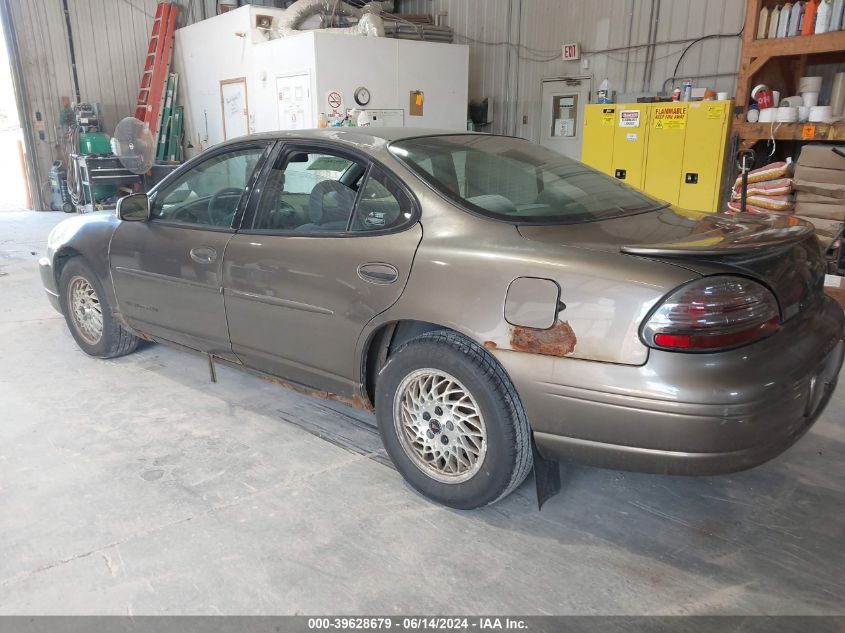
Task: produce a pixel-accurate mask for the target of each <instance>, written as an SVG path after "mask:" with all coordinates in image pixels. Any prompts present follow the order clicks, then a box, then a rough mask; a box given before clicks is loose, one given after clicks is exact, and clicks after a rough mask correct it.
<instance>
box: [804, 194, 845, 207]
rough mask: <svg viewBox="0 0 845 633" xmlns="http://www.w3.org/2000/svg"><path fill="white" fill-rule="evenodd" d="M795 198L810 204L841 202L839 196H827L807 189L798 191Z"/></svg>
mask: <svg viewBox="0 0 845 633" xmlns="http://www.w3.org/2000/svg"><path fill="white" fill-rule="evenodd" d="M795 199H796V200H797V201H798V202H810V203H812V204H843V201H842V199H840V198H828V197H827V196H820V195H818V194H815V193H809V192H808V191H799V192H798V195H797V196H796V198H795Z"/></svg>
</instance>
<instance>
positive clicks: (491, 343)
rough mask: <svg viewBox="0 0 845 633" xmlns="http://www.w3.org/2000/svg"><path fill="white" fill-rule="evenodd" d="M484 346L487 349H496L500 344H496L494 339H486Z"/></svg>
mask: <svg viewBox="0 0 845 633" xmlns="http://www.w3.org/2000/svg"><path fill="white" fill-rule="evenodd" d="M484 347H486V348H487V349H496V348H497V347H499V346H498V345H496V343H495V342H494V341H484Z"/></svg>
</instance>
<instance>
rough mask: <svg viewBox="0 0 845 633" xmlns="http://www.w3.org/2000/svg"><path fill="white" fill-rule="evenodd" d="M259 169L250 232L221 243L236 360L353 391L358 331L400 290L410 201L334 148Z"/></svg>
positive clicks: (293, 152) (410, 237)
mask: <svg viewBox="0 0 845 633" xmlns="http://www.w3.org/2000/svg"><path fill="white" fill-rule="evenodd" d="M266 174H267V175H266V178H267V180H266V181H265V182H264V183H263V184H261V185H260V188H261V189H262V196H261V200H260V203H258V204H257V205H256V208H255V209H254V210H250V211H248V214H247V217H248V219H247V220H245V222H247V226H248V227H249V228H245V229H242V230H241V231H239V232H238V234H237V235H236V236H234V237H233V238H232V241H231V242H230V243H229V246H228V247H227V249H226V256H225V260H224V266H223V286H224V296H225V301H226V312H227V315H228V320H229V333H230V337H231V341H232V349H233V351H234V352H235V353H236V354H237V355H238V357H239V358H240V359H241V360H242V362H243V363H244V364H245V365H248V366H251V367H254V368H257V369H260V370H262V371H266V372H268V373H271V374H275V375H277V376H281V377H283V378H285V379H287V380H290V381H292V382H295V383H299V384H302V385H307V386H309V387H312V388H315V389H320V390H325V391H329V392H332V393H337V394H340V395H344V396H351V395H352V394H353V393H354V391H353V389H354V377H355V376H356V373H357V372H356V363H357V360H356V359H355V346H356V343H357V341H358V337H359V335H360V334H361V332H362V331H363V329H364V326H365V325H366V324H367V323H368V322H369V321H370V319H372V318H373V317H374V316H375V315H377V314H378V313H380V312H382V311H384V310H386V309H387V308H389V307H390V306H391V305H393V303H395V302H396V300H397V299H398V298H399V296H400V295H401V293H402V290H403V288H404V287H405V282H406V281H407V278H408V274H409V273H410V270H411V264H412V262H413V258H414V254H415V252H416V249H417V246H418V245H419V242H420V239H421V237H422V229H421V228H420V226H419V224H418V223H417V221H416V213H415V206H414V205H415V203H414V202H413V199H412V197H411V195H410V194H409V193H408V192H407V190H405V189H404V187H403V186H402V185H400V184H399V183H398V181H395V180H393V179H392V177H389V176H388V175H387V174H384V173H381V172H380V171H378V170H377V169H376V168H375V167H374V166H371V165H369V164H368V163H367V162H366V161H362V160H360V159H358V158H356V157H354V156H349V155H346V154H343V153H341V152H339V151H334V150H331V149H322V148H321V149H316V148H313V147H307V146H299V147H289V148H287V149H286V150H285V151H284V152H282V153H280V155H279V156H278V158H277V159H276V160H275V163H274V164H273V166H272V168H271V169H269V170H267V171H266ZM251 212H252V213H253V216H254V219H253V220H252V221H251V222H249V215H250V213H251Z"/></svg>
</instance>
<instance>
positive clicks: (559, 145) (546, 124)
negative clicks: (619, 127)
mask: <svg viewBox="0 0 845 633" xmlns="http://www.w3.org/2000/svg"><path fill="white" fill-rule="evenodd" d="M589 101H590V78H589V77H571V78H566V79H547V80H544V81H543V89H542V108H541V111H540V134H539V138H540V143H541V144H542V145H544V146H545V147H548V148H549V149H550V150H553V151H555V152H558V153H559V154H563V155H564V156H569V157H570V158H574V159H575V160H580V159H581V143H582V141H583V138H584V106H585V105H586V104H587V103H589Z"/></svg>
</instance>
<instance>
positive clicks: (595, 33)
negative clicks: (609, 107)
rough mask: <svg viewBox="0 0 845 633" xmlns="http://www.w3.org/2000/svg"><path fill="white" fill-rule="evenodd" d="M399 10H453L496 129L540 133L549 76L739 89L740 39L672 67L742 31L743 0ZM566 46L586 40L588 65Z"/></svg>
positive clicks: (471, 1) (508, 1) (451, 1)
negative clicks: (564, 55)
mask: <svg viewBox="0 0 845 633" xmlns="http://www.w3.org/2000/svg"><path fill="white" fill-rule="evenodd" d="M399 10H400V11H401V12H403V13H428V14H431V15H437V14H438V13H443V12H445V13H447V14H448V15H447V16H445V17H443V18H442V19H443V20H445V23H446V24H448V25H449V26H451V27H452V28H453V29H455V32H456V41H457V42H461V43H467V44H469V45H470V96H471V97H472V98H476V99H480V98H483V97H487V98H489V99H490V109H491V115H490V118H491V119H493V125H492V126H491V128H492V130H491V131H493V132H502V133H509V134H517V135H520V136H526V137H528V138H535V139H536V137H537V135H538V132H537V129H536V124H537V119H538V117H539V114H540V90H541V87H540V86H541V82H542V80H543V79H544V78H552V77H566V76H583V75H591V76H592V77H593V78H594V86H593V89H594V90H595V89H597V87H598V83H600V82H601V81H602V80H603V79H604V78H608V79H609V80H610V83H611V86H612V87H613V89H615V90H617V91H618V92H620V93H640V92H649V93H653V92H656V91H660V90H662V89H663V85H664V82H665V83H666V86H667V87H668V88H670V89H671V86H672V83H673V82H672V81H667V80H669V79H671V77H672V75H673V74H677V75H678V80H677V81H676V82H674V83H678V82H679V81H682V80H683V79H684V78H694V79H697V78H700V81H696V83H697V84H699V85H709V86H711V87H713V88H714V89H716V90H717V91H718V90H724V91H727V92H730V93H731V94H732V93H733V90H734V84H735V77H734V75H735V73H736V72H737V70H738V67H739V54H740V49H741V43H740V39H739V38H738V37H725V38H713V39H708V40H705V41H703V42H701V43H699V44H695V45H693V46H692V47H691V48H690V50H689V51H688V52H687V54H686V55H685V56H684V58H683V60H682V63H681V65H680V67H679V68H678V72H677V73H674V72H673V71H674V69H675V65H676V63H677V62H678V59H679V58H680V55H681V53H682V51H683V50H684V48H686V46H687V45H688V44H689V43H690V42H689V40H691V39H694V38H698V37H702V36H705V35H712V34H731V33H734V34H735V33H738V32H739V31H740V29H741V28H742V25H743V21H744V18H745V3H744V2H742V1H741V0H589V1H587V2H584V1H574V0H573V1H571V2H564V1H561V0H400V1H399ZM655 25H656V30H655ZM650 36H651V37H650ZM565 42H580V43H581V45H582V49H583V55H584V59H586V60H587V61H588V63H589V67H588V68H586V69H585V68H584V67H583V65H582V62H563V61H562V60H561V45H562V44H563V43H565ZM649 42H656V43H657V44H656V45H655V46H651V47H650V46H648V44H649ZM602 51H606V52H602ZM715 75H725V76H721V77H719V76H715ZM523 116H527V117H528V119H527V121H528V122H527V123H526V124H523V122H522V119H523Z"/></svg>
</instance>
